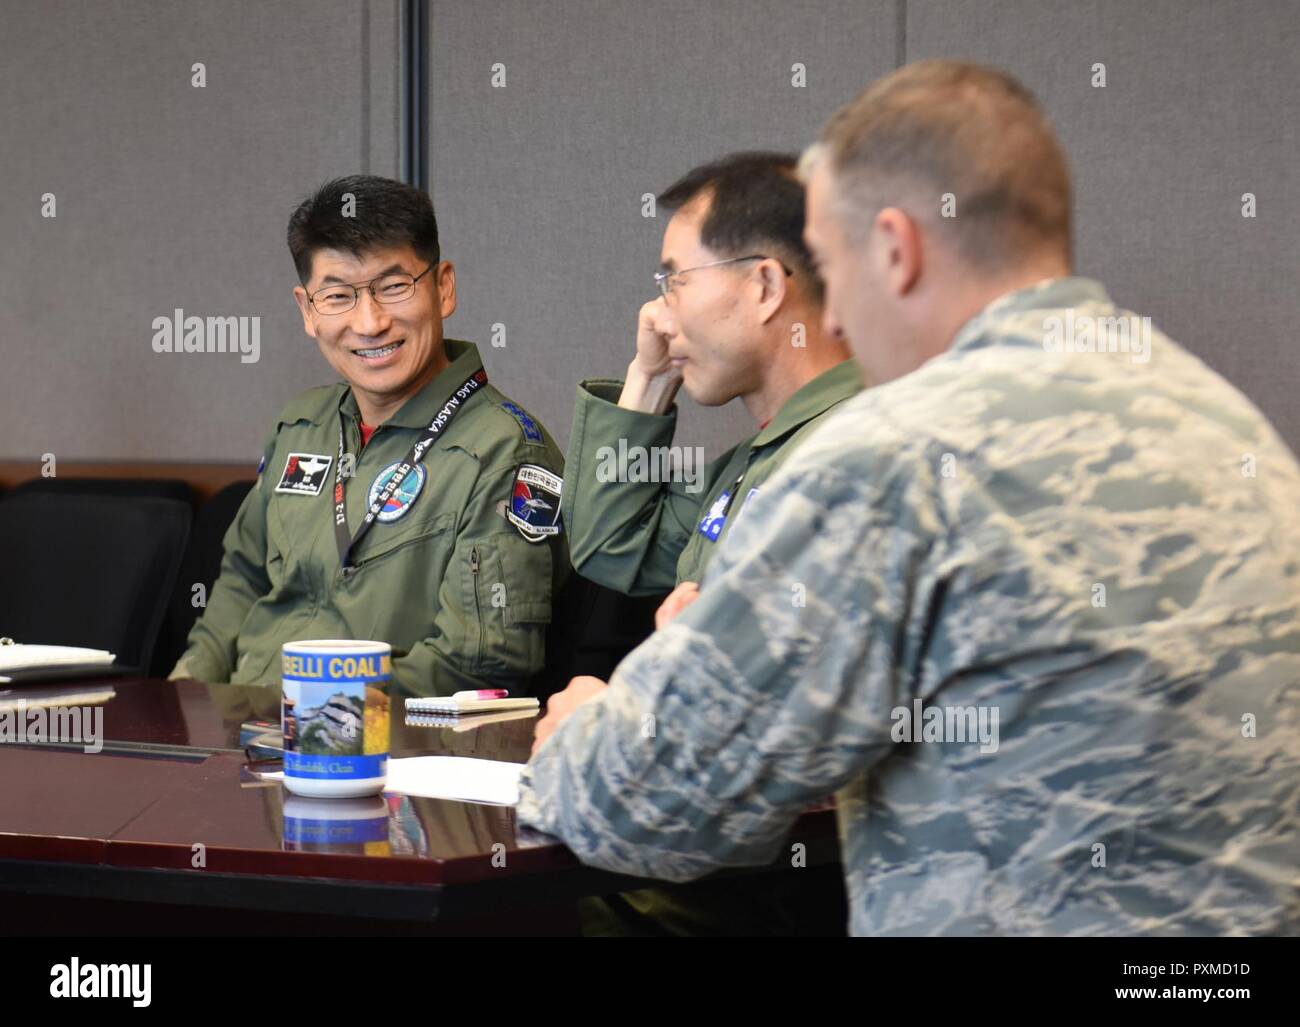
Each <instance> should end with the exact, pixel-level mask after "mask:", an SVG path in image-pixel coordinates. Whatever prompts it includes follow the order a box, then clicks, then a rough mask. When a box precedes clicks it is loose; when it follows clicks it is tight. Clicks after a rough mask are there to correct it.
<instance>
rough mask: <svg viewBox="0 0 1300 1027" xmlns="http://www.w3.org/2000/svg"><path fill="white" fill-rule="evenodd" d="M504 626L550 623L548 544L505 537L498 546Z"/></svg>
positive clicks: (549, 560)
mask: <svg viewBox="0 0 1300 1027" xmlns="http://www.w3.org/2000/svg"><path fill="white" fill-rule="evenodd" d="M500 552H501V564H502V570H503V575H502V576H503V580H505V581H506V583H507V584H506V589H507V594H506V604H505V607H504V610H503V613H504V616H505V623H506V627H522V626H524V625H531V624H549V623H551V600H552V595H551V580H552V574H551V547H550V545H549V544H547V543H534V542H527V541H525V540H523V539H521V538H517V537H514V536H507V537H506V538H505V539H504V541H503V544H502V546H501V551H500Z"/></svg>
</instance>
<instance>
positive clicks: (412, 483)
mask: <svg viewBox="0 0 1300 1027" xmlns="http://www.w3.org/2000/svg"><path fill="white" fill-rule="evenodd" d="M400 466H401V461H400V460H399V461H398V462H397V463H393V464H389V465H388V466H387V467H385V468H384V469H383V470H382V471H380V472H379V473H378V474H377V475H375V480H374V481H372V482H371V483H370V492H369V494H368V495H367V497H366V502H367V503H369V504H371V505H372V506H373V505H374V503H375V500H377V499H378V498H379V493H380V492H382V491H383V489H384V486H385V485H387V484H388V479H389V478H391V477H392V476H393V474H394V472H395V471H396V470H397V468H398V467H400ZM426 477H428V475H427V472H426V471H425V469H424V465H423V464H416V465H415V467H414V469H413V470H412V471H411V473H410V474H408V475H407V476H406V480H405V481H404V482H402V484H401V486H400V487H399V488H398V490H397V491H396V492H394V493H393V494H392V495H391V496H389V497H388V502H386V503H385V504H384V508H383V509H382V510H380V511H379V513H377V514H376V515H375V520H377V521H379V522H381V523H383V524H389V523H391V522H393V521H395V520H397V519H398V518H399V517H401V516H403V515H404V514H405V513H406V511H407V510H409V509H411V505H412V504H413V503H414V502H415V500H416V498H417V497H418V496H419V495H420V490H421V489H423V488H424V479H425V478H426Z"/></svg>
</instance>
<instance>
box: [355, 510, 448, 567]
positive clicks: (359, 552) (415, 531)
mask: <svg viewBox="0 0 1300 1027" xmlns="http://www.w3.org/2000/svg"><path fill="white" fill-rule="evenodd" d="M359 523H360V522H358V524H359ZM455 523H456V515H455V513H453V512H450V511H448V512H445V513H440V514H436V515H433V516H430V517H424V518H419V519H417V518H414V517H412V518H410V523H409V524H401V525H399V524H385V523H384V522H382V521H375V523H374V524H372V525H371V526H370V530H369V531H368V532H367V533H366V537H365V538H364V539H363V540H362V542H361V544H360V545H359V546H358V547H357V548H356V549H355V550H354V551H353V553H352V563H353V565H354V566H355V567H364V566H366V565H367V564H372V563H375V562H376V561H378V560H382V559H383V558H384V557H386V556H388V555H389V554H391V553H396V552H398V551H399V550H404V549H410V548H412V547H414V546H417V545H419V544H420V543H422V542H425V541H427V540H429V539H431V538H433V537H434V536H436V535H441V534H443V533H444V532H447V531H448V530H450V529H451V528H452V527H453V525H454V524H455ZM350 526H352V527H353V529H354V530H355V527H356V526H355V525H350Z"/></svg>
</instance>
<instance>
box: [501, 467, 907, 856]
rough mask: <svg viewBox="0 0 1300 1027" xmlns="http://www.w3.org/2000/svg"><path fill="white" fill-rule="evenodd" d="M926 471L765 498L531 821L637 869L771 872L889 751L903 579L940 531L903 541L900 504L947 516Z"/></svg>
mask: <svg viewBox="0 0 1300 1027" xmlns="http://www.w3.org/2000/svg"><path fill="white" fill-rule="evenodd" d="M922 470H923V473H921V474H920V475H917V474H915V473H912V472H909V473H908V474H906V475H903V474H899V473H896V472H890V471H888V470H887V469H883V468H882V469H881V472H880V473H879V474H877V475H874V476H871V477H870V478H867V479H861V478H850V477H849V476H847V475H845V474H843V473H841V472H840V471H838V470H836V469H835V468H832V467H827V466H817V467H812V468H808V469H806V470H804V471H802V472H800V473H797V474H794V475H789V474H783V475H782V476H781V479H780V483H779V484H776V483H774V485H771V486H769V487H768V489H767V490H766V491H765V494H763V495H761V496H759V497H756V499H755V508H756V509H753V510H747V511H746V514H745V516H743V517H741V518H740V519H739V520H738V522H737V524H736V527H735V528H734V529H733V534H732V536H731V538H730V539H729V541H728V544H727V546H726V547H725V552H720V553H719V555H718V557H716V558H715V561H714V565H712V566H710V569H709V573H708V575H707V576H706V585H705V588H704V589H703V591H702V594H701V596H700V598H699V599H698V600H697V601H696V602H695V603H693V604H692V605H691V606H689V607H687V609H686V610H685V611H684V612H683V613H682V614H681V615H680V616H679V617H678V618H677V619H676V620H674V621H673V622H672V623H671V624H670V625H669V626H668V627H667V628H666V629H665V630H662V631H659V632H657V633H656V634H655V635H653V636H652V637H651V638H650V639H649V640H648V641H647V642H646V643H645V644H643V645H642V646H641V647H640V648H638V649H637V650H636V651H635V652H634V653H633V654H632V655H630V656H629V657H628V658H627V659H626V660H625V661H624V662H623V663H622V664H621V665H620V666H619V668H618V670H617V672H616V673H615V675H614V677H613V679H612V680H611V682H610V687H609V689H608V690H607V691H606V692H605V693H604V695H602V696H601V697H600V698H599V699H597V700H595V701H593V702H591V703H588V704H587V705H585V706H583V707H581V708H579V710H578V711H576V712H575V713H574V714H573V716H572V717H570V718H569V720H568V721H566V722H565V723H564V724H562V725H561V727H560V728H559V730H558V731H557V732H556V733H555V734H554V735H553V736H552V737H551V738H550V739H548V740H547V742H546V744H545V745H544V746H543V747H542V748H541V750H540V751H539V752H538V754H537V755H536V756H535V757H534V759H533V761H532V762H531V763H530V764H529V766H528V768H527V769H526V770H525V772H524V782H523V788H522V793H521V794H522V801H521V803H520V805H519V816H520V819H521V820H522V821H524V822H527V823H529V824H531V825H532V826H534V827H536V828H538V829H540V830H542V831H545V832H547V833H549V834H553V835H557V836H559V837H560V838H562V839H564V841H565V842H566V843H567V844H569V845H570V847H572V848H573V849H574V850H575V851H576V852H577V854H578V855H579V857H580V858H581V859H582V860H583V861H584V862H587V863H590V864H593V865H595V866H599V867H603V868H606V869H609V870H615V871H620V872H624V873H631V874H638V875H643V876H648V877H659V878H666V879H668V880H674V881H684V880H690V879H693V878H696V877H699V876H701V875H703V874H706V873H708V872H709V871H711V870H714V869H715V868H717V867H720V866H728V865H749V864H763V863H767V862H769V861H771V860H772V859H773V858H774V856H775V855H776V854H777V850H778V849H779V847H780V845H781V843H782V841H783V840H784V839H785V838H786V836H787V834H788V832H789V829H790V826H791V824H792V823H793V821H794V819H795V818H796V817H797V816H798V814H799V812H800V811H801V810H802V809H803V808H804V807H805V806H806V805H807V804H808V803H810V802H812V801H815V800H817V799H820V798H824V797H825V796H826V795H828V794H829V793H831V792H833V791H835V790H836V789H837V788H839V787H840V786H842V785H844V784H845V783H847V782H848V781H849V780H851V779H852V778H854V777H856V776H858V775H860V774H861V773H862V772H863V771H864V770H865V769H866V768H867V767H868V766H869V765H870V764H872V763H873V762H874V761H876V760H877V759H879V758H880V757H881V756H882V755H883V754H884V752H885V751H886V747H887V746H888V745H889V734H890V728H891V721H890V719H889V711H890V710H891V708H893V707H894V706H895V705H897V703H898V702H899V701H900V699H899V694H900V693H901V691H902V690H903V688H904V687H905V683H904V682H903V681H902V680H901V679H900V678H899V676H898V675H897V674H896V673H895V670H894V668H895V666H896V662H895V659H894V649H895V637H894V636H895V634H896V631H895V625H897V624H899V623H900V622H903V621H905V620H906V614H905V609H904V608H905V606H906V605H907V604H908V602H909V599H910V597H909V595H908V592H907V590H906V589H905V588H902V587H900V584H901V582H902V577H901V572H902V571H904V570H905V569H906V568H908V567H909V566H911V565H912V564H914V563H915V562H917V561H919V560H920V559H921V558H922V557H923V556H924V552H925V549H926V548H927V547H928V542H927V541H926V538H927V536H928V535H929V534H930V532H929V530H928V529H929V527H930V526H931V525H924V526H923V525H918V528H924V529H926V530H918V531H916V532H911V533H903V532H901V531H900V528H901V527H902V525H901V524H900V522H899V513H898V511H899V510H900V509H911V510H921V509H925V508H926V507H927V506H928V505H929V503H928V501H927V500H926V499H924V497H923V496H922V495H921V494H922V493H923V492H925V491H926V490H927V489H928V488H929V483H930V478H929V476H928V475H927V474H925V473H924V469H922ZM864 481H871V482H873V485H872V487H871V489H870V491H871V492H872V493H873V494H872V495H867V494H866V493H867V491H868V489H867V487H866V486H865V484H864ZM760 506H761V507H762V511H761V513H760V511H759V510H758V509H757V508H758V507H760ZM880 554H885V555H886V556H887V558H886V559H881V558H880ZM728 561H729V563H730V565H729V566H726V564H727V563H728ZM724 568H725V569H724Z"/></svg>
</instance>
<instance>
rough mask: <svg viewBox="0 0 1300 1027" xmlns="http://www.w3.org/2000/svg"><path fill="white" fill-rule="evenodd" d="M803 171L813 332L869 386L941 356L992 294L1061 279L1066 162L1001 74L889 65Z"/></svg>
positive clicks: (835, 122)
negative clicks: (814, 283)
mask: <svg viewBox="0 0 1300 1027" xmlns="http://www.w3.org/2000/svg"><path fill="white" fill-rule="evenodd" d="M800 174H801V177H802V178H803V179H804V180H805V181H806V182H807V184H808V224H807V231H806V233H805V239H806V240H807V242H808V245H809V248H810V249H811V250H812V252H813V255H814V257H815V260H816V267H817V269H818V270H819V272H820V274H821V276H822V278H823V281H824V282H825V286H826V303H825V320H824V325H825V327H826V330H828V331H841V332H843V333H844V335H846V336H847V338H848V341H849V345H850V346H851V348H852V349H853V352H854V355H855V356H856V357H857V359H858V361H859V362H860V363H861V364H862V365H863V367H864V369H865V370H866V372H867V374H868V375H869V376H870V377H871V378H872V379H873V380H874V381H876V382H884V381H889V380H891V379H893V378H897V377H900V376H901V375H904V374H907V373H909V372H910V371H913V370H915V369H916V368H918V367H920V366H921V365H922V364H923V363H925V362H926V361H927V360H929V359H930V358H931V357H933V356H936V355H937V354H939V353H941V352H943V351H944V350H945V349H946V348H947V347H948V345H949V344H950V343H951V342H952V339H953V336H954V335H955V334H956V333H957V331H958V329H960V327H961V326H962V325H963V324H964V323H965V322H966V321H968V320H969V319H970V318H971V317H973V316H974V315H975V314H976V313H978V312H979V310H980V309H982V308H983V307H984V306H985V305H987V304H988V303H989V302H991V301H992V300H993V299H995V298H997V297H998V296H1000V295H1003V294H1005V293H1007V292H1010V291H1012V290H1014V289H1017V288H1022V287H1024V286H1027V285H1032V284H1034V283H1035V282H1039V281H1042V280H1044V279H1047V278H1056V277H1059V276H1062V275H1067V274H1069V273H1070V261H1071V195H1070V174H1069V169H1068V166H1067V163H1066V159H1065V154H1064V152H1063V151H1062V149H1061V145H1060V143H1059V141H1058V140H1057V137H1056V133H1055V132H1054V131H1053V129H1052V126H1051V125H1050V123H1049V122H1048V120H1047V117H1046V115H1045V114H1044V112H1043V110H1042V108H1041V107H1040V106H1039V104H1038V102H1037V100H1035V98H1034V96H1033V94H1031V93H1030V92H1029V90H1028V89H1026V88H1025V87H1024V86H1023V85H1022V84H1021V83H1020V82H1018V81H1017V80H1016V79H1015V78H1014V77H1012V76H1011V75H1009V74H1007V73H1006V72H1004V71H1000V70H997V69H994V68H987V67H983V66H981V65H977V64H970V63H965V62H961V61H947V60H930V61H920V62H917V63H915V64H909V65H907V66H905V67H903V68H900V69H899V70H898V71H896V72H893V73H892V74H890V75H887V76H885V77H884V78H882V79H880V80H879V81H877V82H876V83H874V84H873V85H871V86H869V87H868V88H867V89H866V90H865V91H863V92H862V93H861V94H860V95H859V96H858V97H857V98H856V99H854V100H853V101H851V102H850V103H848V104H847V105H846V106H844V107H843V108H842V109H841V110H839V111H838V112H837V113H836V114H835V115H834V116H833V117H832V118H831V119H830V121H829V122H827V124H826V127H825V129H823V131H822V134H821V137H820V139H819V141H818V142H817V143H816V144H815V145H814V146H812V147H811V148H810V149H809V150H808V151H807V152H806V153H805V154H804V156H803V159H802V161H801V162H800Z"/></svg>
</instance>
